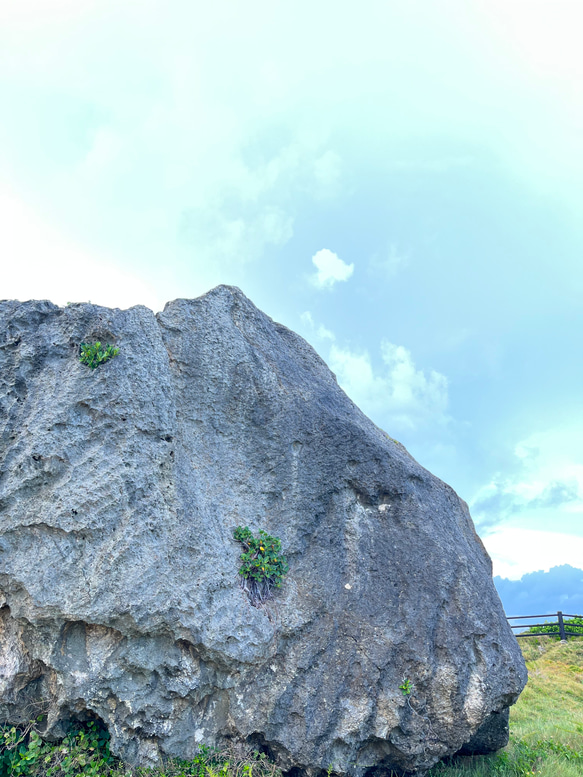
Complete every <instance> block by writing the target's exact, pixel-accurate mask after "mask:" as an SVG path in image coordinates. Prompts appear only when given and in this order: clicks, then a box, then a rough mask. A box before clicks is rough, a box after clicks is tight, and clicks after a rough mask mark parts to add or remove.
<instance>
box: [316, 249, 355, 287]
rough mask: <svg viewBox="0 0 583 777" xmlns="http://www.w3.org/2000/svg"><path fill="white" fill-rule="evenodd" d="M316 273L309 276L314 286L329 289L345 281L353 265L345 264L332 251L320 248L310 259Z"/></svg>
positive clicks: (350, 273) (351, 271)
mask: <svg viewBox="0 0 583 777" xmlns="http://www.w3.org/2000/svg"><path fill="white" fill-rule="evenodd" d="M312 264H313V265H314V266H315V268H316V270H317V272H316V273H314V275H312V276H310V278H311V281H312V283H313V284H314V286H317V287H318V288H320V289H329V288H332V286H334V284H335V283H338V282H339V281H347V280H348V279H349V278H350V276H351V275H352V273H353V272H354V264H346V263H345V262H343V261H342V259H340V257H339V256H337V254H335V253H334V251H330V250H329V249H328V248H322V249H321V250H320V251H317V252H316V253H315V254H314V256H313V257H312Z"/></svg>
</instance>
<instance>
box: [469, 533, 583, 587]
mask: <svg viewBox="0 0 583 777" xmlns="http://www.w3.org/2000/svg"><path fill="white" fill-rule="evenodd" d="M482 541H483V543H484V545H485V546H486V550H487V551H488V553H489V554H490V556H491V557H492V563H493V566H494V575H499V576H500V577H506V578H508V579H509V580H519V579H520V578H521V577H522V576H523V575H525V574H527V573H528V572H538V571H539V570H542V571H544V572H548V571H549V569H551V567H556V566H560V565H561V564H570V565H571V566H574V567H581V561H582V559H583V537H581V536H577V535H574V534H561V533H560V532H551V531H537V530H534V529H519V528H517V527H512V526H503V527H499V528H497V529H496V530H495V531H493V532H492V533H490V534H488V535H486V536H484V537H482Z"/></svg>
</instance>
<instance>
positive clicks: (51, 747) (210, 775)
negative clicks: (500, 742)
mask: <svg viewBox="0 0 583 777" xmlns="http://www.w3.org/2000/svg"><path fill="white" fill-rule="evenodd" d="M521 648H522V651H523V654H524V657H525V660H526V664H527V667H528V675H529V679H528V684H527V686H526V688H525V689H524V691H523V693H522V695H521V696H520V699H519V700H518V703H517V704H516V705H515V706H514V707H513V708H512V711H511V716H510V743H509V745H508V747H507V748H506V749H505V750H503V751H501V752H499V753H494V754H492V755H489V756H477V757H458V758H453V759H450V761H449V762H447V763H440V764H438V765H437V766H435V767H434V768H433V769H432V770H431V771H430V772H429V774H428V777H487V776H488V775H494V777H531V776H532V775H537V777H583V638H576V639H571V640H569V642H567V643H560V642H559V641H558V640H554V639H551V638H550V637H536V638H535V637H533V638H529V639H522V640H521ZM77 775H83V777H130V775H132V776H133V777H180V776H181V775H183V776H184V777H281V772H280V770H279V769H278V768H277V767H276V766H275V765H274V764H272V763H270V761H269V760H268V759H267V758H266V757H265V756H264V755H262V754H260V753H257V752H254V751H252V750H245V749H237V748H233V749H231V750H229V751H219V752H217V751H212V750H206V751H203V752H202V753H201V754H200V756H198V757H197V758H196V759H195V760H194V761H190V762H179V761H174V762H171V763H169V764H167V765H166V766H165V767H164V768H163V769H151V770H148V769H139V770H131V769H129V768H128V767H125V766H124V764H122V763H120V762H119V761H118V760H117V759H114V758H113V757H112V756H111V754H110V753H109V743H108V735H107V732H105V731H103V730H102V729H99V728H98V727H97V725H95V724H90V725H89V726H86V727H85V728H84V729H83V730H82V731H78V732H75V733H72V734H71V735H69V736H68V737H67V738H66V739H65V740H63V742H60V743H59V744H56V745H55V744H49V743H45V742H43V741H42V739H41V738H40V737H39V736H38V735H37V734H35V732H34V729H33V728H32V727H29V729H28V730H24V731H18V730H17V729H15V728H14V727H10V726H5V727H0V777H76V776H77ZM387 777H389V775H387Z"/></svg>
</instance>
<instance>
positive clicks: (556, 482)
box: [470, 419, 583, 532]
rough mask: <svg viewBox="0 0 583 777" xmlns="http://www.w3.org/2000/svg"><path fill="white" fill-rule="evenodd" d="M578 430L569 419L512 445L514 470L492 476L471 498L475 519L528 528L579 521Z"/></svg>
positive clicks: (582, 487)
mask: <svg viewBox="0 0 583 777" xmlns="http://www.w3.org/2000/svg"><path fill="white" fill-rule="evenodd" d="M582 434H583V428H582V424H581V423H577V421H576V419H570V421H569V423H568V424H565V425H560V426H557V427H555V428H553V429H549V430H545V431H543V432H535V433H533V434H531V435H530V436H529V437H527V438H525V439H523V440H521V441H519V442H518V443H516V444H515V446H514V456H515V466H514V471H511V472H510V474H505V475H502V474H501V473H497V474H496V475H494V476H493V477H492V479H491V481H490V482H489V483H487V484H486V485H484V486H482V488H480V489H479V490H478V492H477V493H476V494H475V496H474V497H473V499H472V500H471V502H470V505H471V508H472V513H473V515H474V519H475V520H476V522H477V523H478V524H479V525H481V526H483V527H487V526H493V525H495V524H499V523H500V522H501V521H504V522H505V524H506V525H507V526H508V525H514V526H518V527H525V526H526V525H527V526H528V527H529V528H542V527H544V526H547V525H548V524H549V522H552V525H553V526H554V527H555V528H558V529H559V530H561V531H565V532H569V531H572V530H574V529H575V527H577V526H578V525H579V524H580V523H581V520H582V519H583V453H582V449H581V436H582Z"/></svg>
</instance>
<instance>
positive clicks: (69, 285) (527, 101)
mask: <svg viewBox="0 0 583 777" xmlns="http://www.w3.org/2000/svg"><path fill="white" fill-rule="evenodd" d="M579 30H580V0H575V1H573V2H570V1H569V0H545V1H544V2H543V1H541V0H474V1H473V2H467V0H402V2H390V3H388V2H386V0H378V1H377V0H361V2H360V3H358V5H354V6H353V7H350V6H347V5H344V6H342V5H338V3H332V2H328V0H310V2H307V1H306V0H295V2H293V3H289V2H280V1H279V0H269V2H268V1H267V0H247V2H246V3H240V2H238V1H237V0H215V2H213V3H201V2H198V1H197V0H163V1H162V0H140V2H134V0H19V2H18V3H3V4H0V235H1V243H0V258H1V266H2V272H1V274H0V298H16V299H21V300H26V299H31V298H42V299H45V298H48V299H51V300H52V301H53V302H56V303H58V304H66V303H67V302H71V301H87V300H90V301H91V302H93V303H98V304H102V305H108V306H115V307H124V308H125V307H129V306H131V305H134V304H145V305H147V306H149V307H151V308H152V309H154V310H161V309H162V308H163V306H164V304H165V303H166V302H167V301H168V300H171V299H174V298H176V297H196V296H199V295H200V294H204V293H205V292H206V291H208V290H209V289H211V288H213V287H214V286H215V285H217V284H219V283H227V284H233V285H236V286H239V287H240V288H241V289H242V290H243V292H244V293H245V294H246V295H247V296H248V297H250V298H251V300H252V301H253V302H254V303H255V304H256V305H257V306H258V307H259V308H261V309H262V310H263V311H265V312H266V313H267V314H268V315H270V316H271V317H272V318H274V319H275V320H277V321H279V322H281V323H283V324H285V325H286V326H288V327H290V328H291V329H293V330H295V331H297V332H298V333H299V334H301V335H302V336H303V337H305V338H306V339H307V340H308V341H309V342H310V343H311V344H312V345H313V346H314V348H315V349H316V350H317V351H318V353H319V354H320V355H321V356H322V357H323V358H324V359H325V361H326V362H327V363H328V365H329V366H330V368H331V369H332V370H333V371H334V372H335V374H336V376H337V378H338V381H339V383H340V385H341V386H342V387H343V388H344V390H345V391H346V392H347V393H348V394H349V396H350V397H351V398H352V399H353V400H354V401H355V402H356V403H357V404H358V405H359V406H360V407H361V408H362V410H363V411H364V412H365V413H366V414H367V415H369V416H370V418H372V420H373V421H374V422H375V423H376V424H378V425H379V426H381V427H382V428H383V429H385V430H386V431H387V432H388V433H389V434H390V435H391V436H392V437H395V438H396V439H398V440H400V441H401V442H402V443H403V444H404V445H405V446H406V447H407V448H408V450H409V451H410V452H411V453H412V454H413V455H414V456H415V458H416V459H417V460H418V461H419V462H420V463H421V464H422V465H423V466H425V467H426V468H427V469H429V470H431V471H432V472H434V473H435V474H436V475H437V476H438V477H440V478H442V479H443V480H445V481H446V482H448V483H449V484H450V485H451V486H453V488H454V489H455V490H456V491H457V492H458V494H459V495H460V496H461V497H462V498H463V499H464V500H466V501H467V502H468V504H469V506H470V510H471V513H472V516H473V518H474V521H475V523H476V526H477V530H478V532H479V534H480V536H481V537H482V539H483V541H484V543H485V545H486V547H487V549H488V551H489V552H490V554H491V556H492V558H493V563H494V574H495V575H497V576H499V577H500V578H505V579H507V580H509V581H515V583H516V584H517V585H518V581H519V580H520V579H521V578H522V577H523V576H524V575H527V574H529V573H534V572H539V571H540V572H542V573H543V574H548V573H549V570H551V569H552V568H555V567H561V566H563V565H570V566H571V567H575V568H576V569H581V568H583V443H582V442H581V440H582V439H583V392H582V391H581V387H582V383H583V366H582V360H581V340H582V338H581V334H582V331H583V314H582V307H583V306H582V302H581V300H582V298H583V261H582V249H583V219H582V218H581V216H582V214H583V49H582V47H581V45H580V35H579ZM529 579H531V578H529ZM565 579H566V578H565ZM565 585H567V582H566V583H565ZM568 585H570V586H571V588H572V590H570V591H569V592H566V593H567V594H568V595H576V594H577V591H576V590H575V589H574V588H573V586H575V588H576V587H577V585H581V580H579V583H576V582H572V583H568ZM517 590H518V589H517ZM555 609H558V607H557V608H555Z"/></svg>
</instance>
